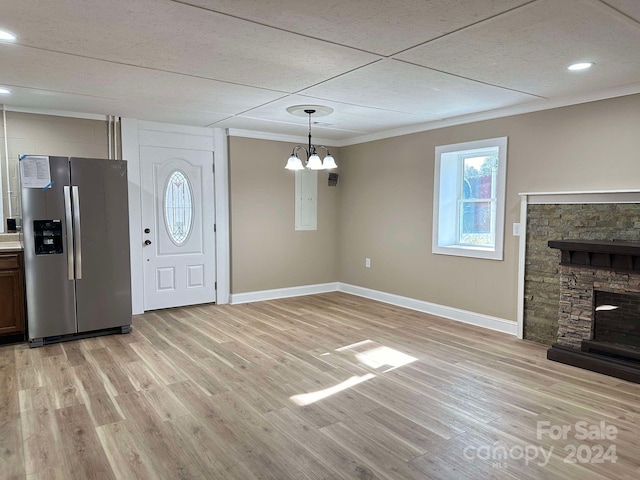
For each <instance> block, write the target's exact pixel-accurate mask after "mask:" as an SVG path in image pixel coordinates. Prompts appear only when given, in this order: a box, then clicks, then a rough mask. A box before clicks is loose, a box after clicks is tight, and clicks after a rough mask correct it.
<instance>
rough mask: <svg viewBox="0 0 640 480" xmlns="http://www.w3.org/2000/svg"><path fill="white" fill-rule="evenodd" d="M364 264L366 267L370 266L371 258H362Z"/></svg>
mask: <svg viewBox="0 0 640 480" xmlns="http://www.w3.org/2000/svg"><path fill="white" fill-rule="evenodd" d="M364 266H365V267H367V268H371V259H370V258H365V259H364Z"/></svg>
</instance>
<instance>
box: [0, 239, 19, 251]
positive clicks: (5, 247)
mask: <svg viewBox="0 0 640 480" xmlns="http://www.w3.org/2000/svg"><path fill="white" fill-rule="evenodd" d="M21 251H22V244H21V243H20V242H15V241H13V242H2V241H0V253H3V252H21Z"/></svg>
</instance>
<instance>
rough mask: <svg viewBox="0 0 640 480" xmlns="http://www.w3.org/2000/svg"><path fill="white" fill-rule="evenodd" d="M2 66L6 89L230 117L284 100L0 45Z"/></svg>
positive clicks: (248, 90)
mask: <svg viewBox="0 0 640 480" xmlns="http://www.w3.org/2000/svg"><path fill="white" fill-rule="evenodd" d="M0 65H2V68H1V69H0V83H3V84H7V85H14V86H21V87H28V88H32V89H38V90H49V91H55V92H60V93H75V94H77V95H85V96H91V97H101V98H109V99H114V100H124V101H131V102H135V103H136V104H139V105H144V104H147V105H149V106H156V107H159V106H163V107H166V106H169V107H171V108H178V109H182V110H187V109H192V110H195V111H208V112H215V113H218V114H227V116H228V114H237V113H240V112H242V111H243V110H246V109H249V108H252V107H255V106H256V105H260V104H263V103H266V102H269V101H273V100H275V99H277V98H279V97H281V96H282V94H281V93H277V92H273V91H270V90H262V89H257V88H251V87H244V86H240V85H234V84H228V83H222V82H217V81H213V80H206V79H202V78H196V77H189V76H184V75H176V74H172V73H166V72H158V71H150V70H147V69H143V68H137V67H131V66H127V65H114V64H110V63H108V62H103V61H97V60H92V59H88V58H82V57H76V56H72V55H65V54H59V53H51V52H44V51H42V50H36V49H31V48H27V47H22V46H19V45H7V44H0ZM34 73H35V75H34ZM112 113H113V112H112Z"/></svg>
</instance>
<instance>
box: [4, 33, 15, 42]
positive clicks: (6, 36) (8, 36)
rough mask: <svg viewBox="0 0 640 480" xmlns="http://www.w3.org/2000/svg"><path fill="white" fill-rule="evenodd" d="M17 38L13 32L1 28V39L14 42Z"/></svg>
mask: <svg viewBox="0 0 640 480" xmlns="http://www.w3.org/2000/svg"><path fill="white" fill-rule="evenodd" d="M15 39H16V36H15V35H14V34H13V33H11V32H7V31H5V30H0V40H2V41H5V42H12V41H14V40H15Z"/></svg>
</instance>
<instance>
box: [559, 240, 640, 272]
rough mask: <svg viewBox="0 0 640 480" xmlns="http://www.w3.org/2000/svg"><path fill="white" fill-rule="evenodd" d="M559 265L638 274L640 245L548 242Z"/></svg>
mask: <svg viewBox="0 0 640 480" xmlns="http://www.w3.org/2000/svg"><path fill="white" fill-rule="evenodd" d="M549 247H551V248H557V249H559V250H560V252H561V258H560V265H567V266H575V267H588V268H604V269H607V270H617V271H636V272H640V243H634V242H618V241H605V240H550V241H549Z"/></svg>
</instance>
